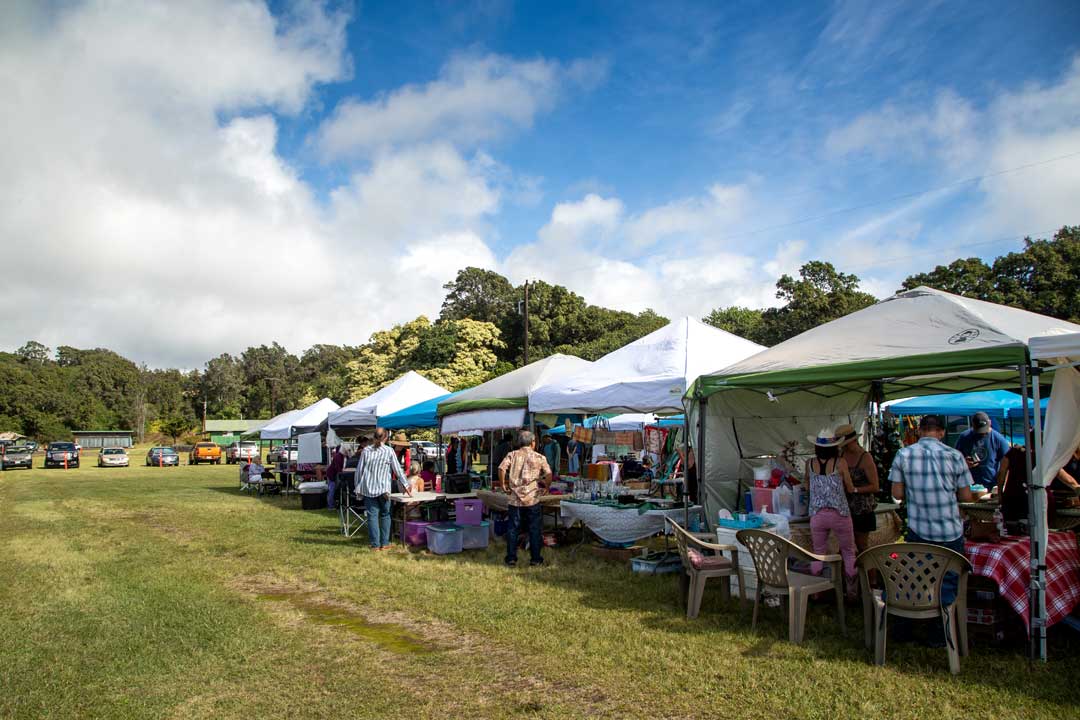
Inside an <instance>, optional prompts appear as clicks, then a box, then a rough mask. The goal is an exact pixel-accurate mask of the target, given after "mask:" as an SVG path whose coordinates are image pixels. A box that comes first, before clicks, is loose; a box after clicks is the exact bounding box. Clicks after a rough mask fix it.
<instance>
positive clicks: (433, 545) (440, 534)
mask: <svg viewBox="0 0 1080 720" xmlns="http://www.w3.org/2000/svg"><path fill="white" fill-rule="evenodd" d="M424 532H425V533H427V546H428V550H430V551H431V552H433V553H435V554H436V555H450V554H452V553H459V552H461V549H462V543H463V542H464V540H465V533H464V531H463V530H462V528H461V526H460V525H454V524H453V523H434V524H432V525H428V526H427V527H426V528H424Z"/></svg>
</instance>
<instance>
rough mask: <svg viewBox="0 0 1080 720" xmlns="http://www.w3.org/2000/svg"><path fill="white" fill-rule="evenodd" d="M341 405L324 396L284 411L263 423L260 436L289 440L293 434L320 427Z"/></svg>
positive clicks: (268, 438) (267, 438)
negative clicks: (298, 407)
mask: <svg viewBox="0 0 1080 720" xmlns="http://www.w3.org/2000/svg"><path fill="white" fill-rule="evenodd" d="M339 407H340V406H339V405H338V404H337V403H336V402H334V401H333V400H331V399H330V398H323V399H322V400H319V401H318V402H315V403H312V404H311V405H308V406H307V407H306V408H301V409H300V410H290V411H289V412H285V413H282V414H281V415H278V416H277V417H275V418H273V419H271V420H270V422H268V423H266V425H263V427H262V430H260V431H259V437H260V438H261V439H263V440H287V439H289V438H290V437H292V436H293V435H298V434H300V433H303V432H311V431H313V430H318V429H320V428H321V427H322V426H323V425H324V424H325V423H326V418H327V416H328V415H329V414H330V413H331V412H332V411H334V410H337V409H338V408H339Z"/></svg>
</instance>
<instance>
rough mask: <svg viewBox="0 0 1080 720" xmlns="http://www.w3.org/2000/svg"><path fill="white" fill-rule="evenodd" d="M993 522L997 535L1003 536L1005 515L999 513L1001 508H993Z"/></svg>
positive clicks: (1004, 534)
mask: <svg viewBox="0 0 1080 720" xmlns="http://www.w3.org/2000/svg"><path fill="white" fill-rule="evenodd" d="M994 524H995V525H997V531H998V537H1005V536H1006V534H1007V533H1006V532H1005V516H1004V515H1002V514H1001V508H995V509H994Z"/></svg>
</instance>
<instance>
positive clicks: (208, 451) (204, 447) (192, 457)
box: [187, 442, 221, 465]
mask: <svg viewBox="0 0 1080 720" xmlns="http://www.w3.org/2000/svg"><path fill="white" fill-rule="evenodd" d="M199 463H213V464H214V465H220V464H221V446H220V445H218V444H217V443H212V442H201V443H195V447H193V448H191V452H189V453H188V456H187V464H188V465H198V464H199Z"/></svg>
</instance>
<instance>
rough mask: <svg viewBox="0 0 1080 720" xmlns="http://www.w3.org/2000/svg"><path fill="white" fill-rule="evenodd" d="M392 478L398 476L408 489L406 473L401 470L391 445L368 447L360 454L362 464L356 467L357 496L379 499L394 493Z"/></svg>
mask: <svg viewBox="0 0 1080 720" xmlns="http://www.w3.org/2000/svg"><path fill="white" fill-rule="evenodd" d="M391 476H396V477H397V479H398V480H400V481H401V484H402V486H404V487H408V482H407V480H406V479H405V473H404V472H402V470H401V464H400V463H398V459H397V455H396V454H395V453H394V450H393V448H391V447H390V446H389V445H378V446H376V445H369V446H367V447H366V448H364V451H363V452H362V453H360V464H359V465H357V466H356V476H355V483H356V494H357V495H363V496H365V497H379V496H380V495H384V494H386V493H388V492H393V490H392V488H391V480H392V478H391Z"/></svg>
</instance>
